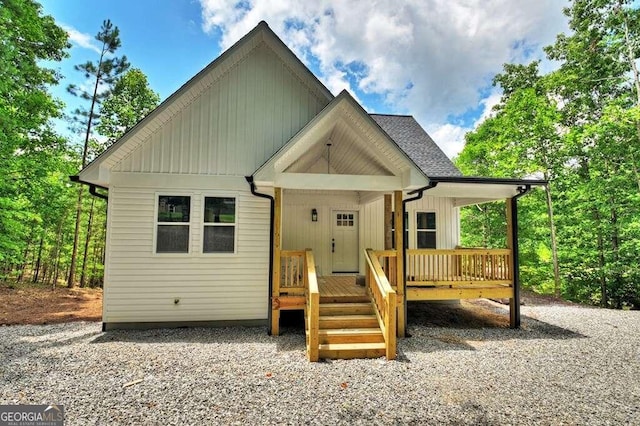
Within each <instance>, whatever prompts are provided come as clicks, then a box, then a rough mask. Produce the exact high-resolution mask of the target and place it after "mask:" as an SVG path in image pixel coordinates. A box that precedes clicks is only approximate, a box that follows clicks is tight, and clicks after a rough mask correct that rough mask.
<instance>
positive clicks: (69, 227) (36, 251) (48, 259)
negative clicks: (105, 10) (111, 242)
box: [0, 0, 157, 285]
mask: <svg viewBox="0 0 640 426" xmlns="http://www.w3.org/2000/svg"><path fill="white" fill-rule="evenodd" d="M97 38H98V40H100V41H101V43H102V54H101V59H100V61H98V62H97V64H95V65H93V64H91V63H86V64H83V65H79V66H77V67H76V69H78V70H80V71H82V72H83V75H84V77H85V78H94V80H93V83H94V84H93V85H92V86H93V87H94V89H95V90H94V92H93V93H83V92H81V91H80V90H79V89H78V87H76V86H72V87H71V89H70V90H71V91H73V92H75V93H76V94H78V95H79V96H81V97H82V98H84V99H88V100H90V101H91V106H90V107H88V108H87V109H86V110H81V111H80V112H78V113H77V115H76V118H78V120H77V123H83V124H84V125H86V127H83V133H84V137H85V140H88V141H89V142H90V143H91V144H89V145H88V147H92V146H93V147H94V149H93V150H92V151H89V149H88V148H87V149H85V148H84V146H82V147H81V149H78V148H77V144H76V145H74V144H71V143H70V142H69V141H68V140H65V139H64V138H62V137H60V136H59V135H57V134H56V133H55V132H54V130H53V128H52V125H51V119H52V118H60V117H62V116H63V114H62V110H63V107H64V106H63V104H62V103H61V102H60V101H58V100H56V99H54V98H53V97H52V96H51V95H50V93H49V88H50V87H51V86H52V85H55V84H57V83H58V81H59V79H60V78H61V76H60V75H58V73H57V72H56V71H55V70H54V69H51V68H48V66H51V65H46V64H51V63H52V62H55V61H61V60H63V59H64V58H66V57H67V49H68V48H69V44H68V42H67V34H66V32H65V31H64V30H63V29H61V28H60V27H58V26H57V25H56V24H55V21H54V20H53V18H51V17H50V16H43V13H42V8H41V6H40V5H39V4H38V3H37V2H35V1H32V0H0V46H2V48H1V49H0V170H2V174H0V279H4V278H7V277H12V278H16V279H18V280H28V279H30V280H32V281H33V282H40V283H48V284H51V285H55V284H57V283H59V282H60V281H68V278H69V277H70V276H73V274H72V273H71V269H72V260H73V256H72V253H73V247H74V240H75V238H74V235H76V232H74V231H75V230H76V222H75V221H74V219H75V217H76V213H77V203H78V186H76V185H74V184H72V183H71V182H70V181H69V176H70V175H73V174H76V173H77V171H78V169H79V168H81V167H82V165H83V164H85V163H86V162H87V161H88V160H89V159H90V158H91V156H93V155H94V154H96V153H98V152H99V150H100V149H103V148H104V146H102V147H101V146H100V145H99V144H97V142H96V138H94V137H93V136H91V126H90V125H89V118H91V121H92V124H95V123H96V117H97V114H96V112H97V110H98V109H97V107H98V106H99V104H100V102H101V100H103V99H105V98H107V97H108V96H109V95H110V93H109V92H110V90H109V89H110V88H111V86H112V85H113V84H115V83H116V81H118V80H119V77H120V75H121V74H122V71H124V70H125V69H126V68H127V67H128V63H127V62H126V59H125V58H124V57H123V58H120V59H118V58H114V57H113V54H114V52H115V50H116V49H117V48H118V47H119V46H120V41H119V38H118V32H117V28H115V27H113V25H112V24H111V23H110V22H109V21H105V24H104V26H103V28H102V29H101V31H100V33H99V34H98V36H97ZM140 74H141V73H140ZM141 75H142V76H143V77H144V74H141ZM138 80H140V79H134V81H135V82H137V81H138ZM143 80H144V81H145V87H146V78H144V79H143ZM132 86H133V87H136V85H135V84H133V85H132ZM147 89H148V88H147ZM127 90H128V89H127ZM125 92H126V90H125ZM145 93H146V92H145ZM148 93H153V92H151V91H148ZM94 94H95V95H96V96H95V99H94V96H93V95H94ZM153 95H154V96H156V95H155V94H153ZM154 96H151V95H147V96H146V97H145V99H144V101H143V102H138V99H137V98H136V95H135V94H133V95H132V96H131V97H130V98H128V99H130V103H131V104H133V105H147V103H145V102H148V101H149V99H153V100H154V102H155V103H157V97H154ZM155 103H154V105H155ZM139 111H142V112H140V114H145V113H146V112H148V110H147V109H142V110H137V109H136V113H138V112H139ZM114 114H115V115H114V117H117V114H118V112H117V111H116V112H114ZM138 118H140V117H138ZM125 126H126V125H125ZM87 135H89V136H87ZM83 154H84V155H83ZM83 156H84V158H83ZM80 202H81V204H80V205H81V209H82V210H84V211H86V212H89V214H87V215H83V216H81V217H80V218H79V221H78V222H77V224H78V227H77V230H78V233H77V235H78V241H83V242H84V244H81V246H82V249H81V250H80V253H79V254H80V255H82V275H81V277H82V281H83V282H85V283H87V284H92V285H99V284H100V283H101V279H102V275H103V259H104V248H105V246H104V241H105V235H106V232H105V231H106V215H105V210H104V202H103V201H102V200H97V199H96V198H94V197H85V198H84V199H82V198H81V199H80ZM76 246H77V244H76Z"/></svg>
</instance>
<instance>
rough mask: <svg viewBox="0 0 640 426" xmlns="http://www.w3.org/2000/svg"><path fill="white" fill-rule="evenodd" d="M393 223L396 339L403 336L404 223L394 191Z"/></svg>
mask: <svg viewBox="0 0 640 426" xmlns="http://www.w3.org/2000/svg"><path fill="white" fill-rule="evenodd" d="M393 198H394V200H393V206H394V213H393V214H394V221H395V225H396V235H395V236H396V241H395V242H396V284H397V285H396V288H397V290H396V295H397V297H396V298H397V306H398V309H397V316H396V318H397V321H398V337H404V336H405V329H406V320H407V319H406V317H405V314H404V313H405V310H404V307H405V303H406V301H405V299H404V294H405V284H406V283H405V277H404V272H403V271H404V258H403V255H402V254H403V250H402V248H403V247H404V223H403V217H402V216H403V215H402V191H394V193H393Z"/></svg>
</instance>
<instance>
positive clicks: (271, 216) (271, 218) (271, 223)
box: [245, 176, 276, 336]
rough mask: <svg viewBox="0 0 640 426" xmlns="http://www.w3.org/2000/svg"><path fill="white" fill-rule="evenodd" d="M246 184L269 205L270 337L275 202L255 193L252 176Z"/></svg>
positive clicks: (268, 329)
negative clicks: (267, 201)
mask: <svg viewBox="0 0 640 426" xmlns="http://www.w3.org/2000/svg"><path fill="white" fill-rule="evenodd" d="M245 179H246V180H247V183H248V184H249V185H250V186H251V193H252V194H253V195H255V196H256V197H260V198H266V199H267V200H269V203H270V210H269V294H268V311H267V321H268V325H267V334H268V335H269V336H271V308H272V307H273V300H272V299H271V297H272V296H271V294H272V293H273V231H274V227H275V223H274V216H275V205H276V201H275V199H274V198H273V197H272V196H271V195H267V194H261V193H259V192H257V191H256V184H255V182H254V181H253V176H245Z"/></svg>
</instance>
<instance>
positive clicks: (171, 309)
mask: <svg viewBox="0 0 640 426" xmlns="http://www.w3.org/2000/svg"><path fill="white" fill-rule="evenodd" d="M72 179H73V180H75V181H77V182H80V183H83V184H86V185H89V186H90V187H91V192H92V193H93V194H99V195H102V196H103V197H105V198H108V216H107V222H108V226H107V241H106V244H107V246H106V247H107V252H106V259H105V277H104V308H103V324H104V329H105V330H109V329H115V328H123V327H132V326H133V327H149V326H176V325H215V324H265V325H267V328H268V331H269V333H270V334H276V335H277V334H278V333H279V317H280V312H281V311H282V310H285V309H302V310H304V311H305V326H306V330H307V347H308V352H309V358H310V359H311V360H316V359H318V358H319V357H320V358H322V357H342V358H349V357H363V356H380V355H386V356H387V357H388V358H390V359H391V358H393V357H394V356H395V344H396V343H395V342H396V340H395V339H396V335H397V336H403V335H404V334H405V324H406V302H407V301H408V300H440V299H463V298H479V297H503V298H509V299H511V300H512V303H511V324H512V326H513V327H518V326H519V321H520V319H519V307H518V305H519V304H518V297H519V295H518V262H517V258H518V257H517V204H516V203H517V199H518V197H519V196H521V195H523V194H524V193H526V192H527V191H528V190H529V189H530V188H531V187H532V186H535V185H542V184H544V182H543V181H536V180H514V179H491V178H476V177H465V176H462V175H461V173H460V172H459V171H458V170H457V169H456V167H455V166H454V165H453V163H452V162H451V161H450V160H449V159H448V158H447V157H446V155H445V154H444V153H443V152H442V151H441V150H440V149H439V148H438V146H437V145H436V144H435V143H434V142H433V140H432V139H431V138H430V137H429V135H428V134H427V133H426V132H425V131H424V130H423V129H422V128H421V127H420V125H419V124H418V123H417V122H416V120H415V119H414V118H413V117H411V116H401V115H382V114H369V113H367V112H366V111H365V110H364V109H363V108H362V107H361V106H360V105H359V104H358V102H357V101H356V100H355V99H354V98H353V97H352V96H350V95H349V93H347V92H346V91H343V92H342V93H340V94H339V95H338V96H334V95H332V94H331V93H330V92H329V90H328V89H327V88H326V87H325V86H324V85H323V84H322V83H321V82H320V81H319V80H318V79H317V78H316V77H315V76H314V75H313V73H312V72H311V71H310V70H309V69H308V68H307V67H306V66H305V65H304V64H303V63H302V62H301V61H300V60H299V59H298V58H297V57H296V56H295V54H294V53H293V52H292V51H291V50H290V49H289V48H287V46H286V45H285V44H284V43H283V42H282V41H281V40H280V39H279V38H278V37H277V36H276V34H275V33H274V32H273V31H272V30H271V29H270V28H269V26H268V25H267V24H266V23H264V22H261V23H260V24H258V25H257V26H256V27H255V28H254V29H253V30H252V31H250V32H249V33H248V34H247V35H245V36H244V37H243V38H242V39H241V40H240V41H238V42H237V43H236V44H235V45H233V46H232V47H231V48H229V49H228V50H227V51H225V52H224V53H223V54H222V55H220V57H218V58H217V59H215V60H214V61H213V62H212V63H210V64H209V65H208V66H207V67H205V68H204V69H203V70H202V71H200V72H199V73H198V74H197V75H196V76H194V77H193V78H192V79H191V80H189V81H188V82H187V83H185V84H184V85H183V86H182V87H181V88H180V89H178V90H177V91H176V92H175V93H174V94H172V95H171V96H170V97H169V98H168V99H166V100H165V101H164V102H163V103H162V104H161V105H160V106H159V107H158V108H156V109H155V110H154V111H153V112H151V113H150V114H149V115H148V116H147V117H146V118H144V119H143V120H141V121H140V122H139V123H138V124H137V125H136V126H135V127H134V128H132V129H131V130H130V131H128V132H127V133H126V134H125V135H124V136H123V137H122V138H121V139H119V140H118V141H117V142H116V143H115V144H113V145H112V146H111V147H110V148H109V149H107V150H106V151H105V152H104V153H103V154H102V155H100V156H99V157H97V158H96V159H95V160H94V161H93V162H91V163H90V164H89V165H87V167H85V168H84V169H83V170H82V171H80V173H79V175H78V176H74V177H72ZM96 189H98V191H97V190H96ZM104 190H108V196H105V195H104V192H100V191H104ZM494 200H508V202H507V210H508V212H507V219H508V223H509V226H508V229H506V230H505V240H506V243H505V248H504V249H503V250H487V249H463V248H460V247H459V245H460V217H459V209H460V207H461V206H466V205H472V204H478V203H484V202H489V201H494ZM396 224H398V225H400V224H401V227H402V229H403V232H397V231H396ZM363 276H364V279H362V278H360V279H359V280H356V278H357V277H363ZM354 277H356V278H354ZM349 280H351V281H349ZM355 281H364V286H360V287H358V286H357V285H356V284H353V283H354V282H355ZM350 283H351V284H350ZM356 287H357V288H358V289H361V290H356V291H355V292H354V290H353V289H354V288H356Z"/></svg>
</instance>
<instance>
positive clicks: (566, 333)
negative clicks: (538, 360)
mask: <svg viewBox="0 0 640 426" xmlns="http://www.w3.org/2000/svg"><path fill="white" fill-rule="evenodd" d="M407 311H408V312H407V318H408V322H407V326H408V327H407V329H408V332H409V334H412V335H413V336H414V337H416V338H422V337H426V338H430V339H435V340H436V341H439V342H441V343H443V344H445V345H446V348H447V350H451V349H459V350H473V346H471V345H469V344H467V343H465V342H466V341H476V340H477V341H483V340H497V341H499V340H513V339H557V340H564V339H575V338H584V337H586V336H584V335H583V334H580V333H576V332H574V331H572V330H569V329H566V328H562V327H558V326H555V325H553V324H549V323H546V322H543V321H539V320H537V319H535V318H532V317H529V316H525V315H522V317H521V320H522V325H521V328H520V329H519V330H512V329H510V328H509V311H508V309H504V308H502V307H500V306H497V305H496V304H494V303H492V302H489V301H486V300H474V301H466V300H463V301H461V302H460V303H428V302H427V303H425V302H409V303H408V306H407Z"/></svg>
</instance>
